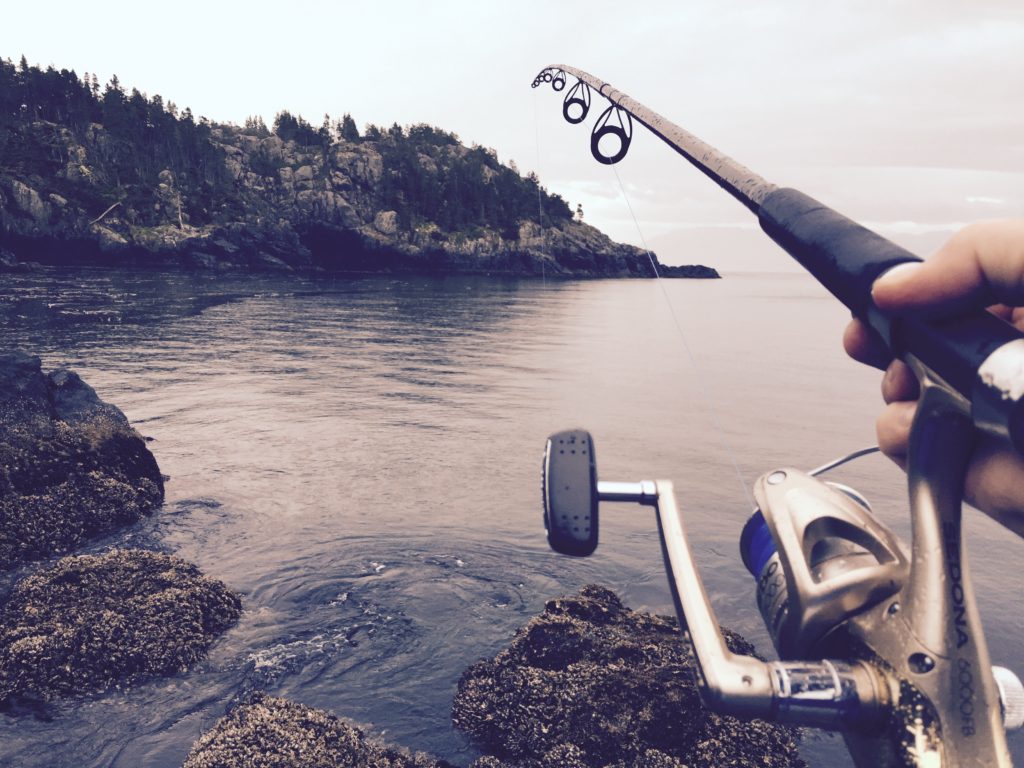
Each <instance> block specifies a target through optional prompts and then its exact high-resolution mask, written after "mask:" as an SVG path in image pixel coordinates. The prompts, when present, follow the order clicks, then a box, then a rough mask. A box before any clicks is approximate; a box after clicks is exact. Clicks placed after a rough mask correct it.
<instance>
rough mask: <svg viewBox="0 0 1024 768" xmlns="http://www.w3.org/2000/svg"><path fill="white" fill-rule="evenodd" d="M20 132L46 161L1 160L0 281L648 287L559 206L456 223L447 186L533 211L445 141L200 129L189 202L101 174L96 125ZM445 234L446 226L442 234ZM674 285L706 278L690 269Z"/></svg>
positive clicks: (644, 260) (186, 193) (634, 254)
mask: <svg viewBox="0 0 1024 768" xmlns="http://www.w3.org/2000/svg"><path fill="white" fill-rule="evenodd" d="M396 128H397V126H396ZM19 130H20V131H21V133H22V134H24V133H26V132H27V133H29V134H31V135H30V136H27V137H26V136H22V137H21V138H22V141H21V142H20V145H26V144H31V146H33V147H36V148H38V147H39V146H42V147H44V148H45V151H46V152H47V153H48V157H47V158H46V163H45V168H46V171H45V172H39V166H38V165H37V166H36V167H34V168H30V169H29V170H28V172H26V169H25V168H24V167H19V166H18V164H17V163H15V162H13V160H15V159H16V158H15V157H14V156H13V154H12V153H14V152H15V151H16V146H18V143H17V142H15V149H11V148H10V147H9V148H8V150H7V153H8V156H7V157H6V158H5V157H4V156H3V154H2V153H0V257H2V258H0V269H3V268H4V263H5V262H6V268H7V269H13V268H15V263H14V262H15V259H12V257H11V254H13V255H14V257H16V259H17V260H20V261H22V262H25V261H39V262H43V263H48V264H83V263H84V264H119V265H151V266H162V267H187V268H208V269H246V270H282V271H287V270H328V271H425V272H465V273H471V272H493V273H512V274H522V275H547V276H549V277H556V276H625V277H650V276H653V270H652V268H651V265H650V261H649V259H648V256H647V254H646V253H645V252H643V251H641V250H640V249H638V248H635V247H633V246H630V245H624V244H620V243H615V242H612V241H611V240H610V239H609V238H608V237H607V236H605V235H604V234H602V233H601V232H599V231H598V230H597V229H595V228H594V227H591V226H589V225H587V224H584V223H582V222H580V221H576V220H573V219H572V217H571V216H567V215H565V214H566V213H567V211H568V209H567V206H565V204H564V202H563V201H561V199H560V198H554V200H555V202H557V203H558V204H559V206H560V208H561V209H563V210H562V212H561V215H555V214H551V215H547V214H546V215H545V221H544V226H543V227H541V226H540V225H539V224H538V223H537V221H536V214H534V218H533V219H532V220H530V219H529V218H528V217H525V216H523V217H518V216H510V215H509V214H508V213H507V211H506V212H505V214H504V220H506V221H511V222H512V223H510V224H508V223H507V224H506V225H504V226H499V225H496V224H495V223H494V222H495V219H496V217H495V216H489V217H486V216H482V215H481V220H484V221H489V223H487V224H475V223H472V221H470V222H469V223H468V224H467V223H466V216H465V215H464V214H465V209H466V208H467V207H472V206H473V205H475V203H474V202H473V201H470V202H467V201H466V199H465V195H463V198H462V199H460V200H456V199H455V192H456V191H457V190H458V189H459V183H460V180H461V183H462V189H463V190H465V189H466V188H467V185H468V184H470V183H471V184H473V185H475V186H473V187H472V189H473V190H474V192H473V194H480V195H481V196H482V197H485V198H487V199H486V200H481V202H480V206H481V207H480V210H481V211H483V210H484V206H485V205H490V206H492V208H493V206H500V205H502V204H503V202H502V201H503V199H504V198H505V197H508V196H511V195H512V194H513V193H514V194H515V195H517V196H518V197H519V198H522V197H523V196H524V194H529V190H530V189H532V190H533V192H532V194H533V199H534V201H536V197H537V187H536V180H535V179H533V178H531V179H529V180H527V179H521V178H519V177H518V174H516V173H515V172H514V171H512V170H510V169H508V168H507V167H505V166H502V165H500V164H498V162H497V158H496V157H495V156H494V153H493V152H490V151H488V150H485V149H482V148H480V147H472V148H470V147H466V146H464V145H462V144H461V143H459V142H458V141H457V140H454V137H452V136H450V135H449V134H444V133H443V132H434V133H430V134H429V136H430V137H431V138H434V140H433V141H421V142H415V141H413V140H412V134H411V133H410V134H409V136H408V137H403V135H402V132H401V129H398V134H397V136H396V135H395V133H393V131H394V130H395V129H392V132H389V133H388V134H381V133H379V132H377V133H376V134H375V136H374V137H373V138H368V137H367V138H358V139H355V140H345V139H343V138H341V137H340V136H338V137H334V138H332V139H331V140H330V141H326V142H324V143H323V144H322V145H320V146H312V147H311V146H306V145H303V144H299V143H297V142H295V141H284V140H282V139H281V138H280V137H278V136H276V135H265V134H266V131H263V132H262V133H263V135H260V133H259V132H254V131H249V130H246V129H241V128H238V127H235V126H210V127H209V142H210V143H211V145H212V147H213V149H214V151H213V152H212V156H213V158H214V162H213V163H212V167H208V168H206V169H205V170H204V173H205V174H206V175H207V176H208V177H211V178H215V179H216V180H217V182H216V184H215V185H207V186H205V187H204V188H198V187H197V186H196V185H195V184H187V183H184V182H183V181H182V180H181V179H180V178H179V177H176V175H175V173H174V172H173V171H171V170H170V169H165V170H162V171H160V172H159V173H158V174H156V178H155V179H152V180H151V181H150V182H148V183H142V184H139V183H138V182H136V185H135V186H136V189H134V190H133V191H132V192H131V193H129V192H126V186H125V185H123V184H122V181H121V180H120V179H118V178H117V176H118V171H117V168H116V167H114V166H113V164H112V162H111V161H110V158H111V157H114V156H115V155H116V154H117V151H121V154H122V155H123V150H118V147H117V143H116V140H115V139H114V138H113V137H112V136H111V134H110V133H109V132H108V131H107V130H106V129H105V128H104V127H103V126H102V125H100V124H98V123H93V124H91V125H90V126H89V127H88V128H87V129H85V130H75V131H73V130H71V129H69V128H67V127H63V126H61V125H59V124H56V123H53V122H47V121H42V120H36V121H33V122H31V123H30V124H28V125H27V126H22V127H21V128H20V129H19ZM422 130H426V131H428V132H429V131H432V129H422ZM437 136H441V137H444V139H445V140H443V141H438V140H436V137H437ZM0 149H2V147H0ZM206 162H209V160H208V159H207V160H206ZM460 174H461V176H460ZM510 177H511V178H512V180H511V181H510V180H509V178H510ZM410 180H411V181H410ZM428 183H429V184H434V185H435V188H433V189H431V190H428V191H427V192H423V193H422V194H423V195H424V199H427V198H426V196H427V195H428V194H429V195H433V198H430V199H431V200H434V202H435V203H436V205H435V204H433V203H432V205H431V207H429V211H432V212H433V213H432V214H430V215H426V216H424V215H422V210H420V211H419V212H414V214H411V213H410V212H409V210H408V209H407V208H406V206H405V197H404V196H405V195H406V194H408V195H410V196H411V195H412V194H414V193H413V192H412V191H409V192H407V191H405V190H407V189H409V188H410V186H412V187H415V186H416V185H420V186H422V185H424V184H428ZM530 184H533V186H532V187H530ZM403 185H404V186H403ZM140 186H141V187H144V188H143V189H142V190H141V191H140V190H139V189H138V188H137V187H140ZM524 188H525V192H524ZM395 189H399V190H400V191H399V192H397V193H396V192H395ZM506 190H508V191H507V192H506ZM545 197H546V198H547V195H546V194H545ZM548 200H549V201H550V200H551V198H548ZM395 201H397V203H396V204H395V207H389V206H388V203H389V202H390V203H395ZM518 204H519V205H523V203H522V200H521V199H520V200H519V203H518ZM455 205H458V206H461V208H460V213H461V214H462V215H460V216H458V217H456V216H453V215H452V210H451V207H452V206H455ZM395 208H400V210H396V209H395ZM421 209H422V206H421ZM489 210H490V209H489ZM455 220H458V221H460V224H459V225H458V226H452V225H450V224H449V225H447V226H445V224H444V222H445V221H455ZM4 250H6V251H8V253H7V254H6V255H5V254H3V253H2V251H4ZM672 276H688V277H717V276H718V275H717V273H716V272H715V271H714V270H713V269H709V268H707V267H693V268H683V269H682V271H681V272H679V271H678V270H677V271H676V272H675V273H674V274H673V275H672Z"/></svg>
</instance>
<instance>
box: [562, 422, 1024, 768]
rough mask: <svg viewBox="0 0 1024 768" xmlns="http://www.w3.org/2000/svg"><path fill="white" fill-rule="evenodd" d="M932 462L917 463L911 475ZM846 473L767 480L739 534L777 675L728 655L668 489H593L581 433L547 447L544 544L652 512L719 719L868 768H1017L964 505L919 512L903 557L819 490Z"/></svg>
mask: <svg viewBox="0 0 1024 768" xmlns="http://www.w3.org/2000/svg"><path fill="white" fill-rule="evenodd" d="M919 419H922V417H919ZM924 420H927V419H926V418H925V419H924ZM919 429H920V427H915V430H919ZM860 453H864V452H860ZM858 455H860V454H858ZM848 458H849V457H848ZM935 459H936V457H935V456H931V457H930V458H929V459H927V460H919V461H918V462H917V463H916V464H914V463H913V462H912V467H911V473H912V477H915V476H916V475H915V472H918V473H919V472H920V471H921V469H922V468H921V467H920V466H918V465H921V464H927V463H928V462H930V461H934V460H935ZM839 463H842V462H841V461H840V462H834V463H833V464H831V465H828V466H826V467H825V468H822V469H821V470H816V471H815V472H814V473H806V472H801V471H800V470H796V469H792V468H783V469H776V470H773V471H771V472H768V473H766V474H764V475H762V476H761V478H760V479H759V480H758V481H757V484H756V486H755V496H756V499H757V504H758V509H757V510H755V512H754V513H753V515H752V516H751V517H750V519H749V520H748V521H747V523H746V525H745V526H744V528H743V531H742V534H741V536H740V553H741V556H742V559H743V562H744V564H745V565H746V567H747V569H748V570H749V571H750V573H751V574H752V575H753V576H754V578H755V580H756V584H757V590H756V594H757V604H758V607H759V608H760V611H761V614H762V616H763V617H764V620H765V624H766V626H767V627H768V630H769V633H770V635H771V637H772V641H773V643H774V645H775V648H776V650H777V652H778V654H779V656H780V658H781V660H780V661H773V662H763V661H760V660H758V659H755V658H753V657H749V656H739V655H736V654H733V653H732V652H731V651H729V649H728V648H727V646H726V644H725V640H724V638H723V637H722V634H721V631H720V629H719V624H718V620H717V618H716V617H715V613H714V609H713V608H712V606H711V603H710V601H709V600H708V596H707V593H706V592H705V590H704V585H703V582H702V580H701V577H700V574H699V572H698V570H697V566H696V564H695V562H694V559H693V553H692V550H691V548H690V544H689V541H688V539H687V536H686V532H685V528H684V525H683V515H682V511H681V510H680V509H679V507H678V506H677V504H676V499H675V494H674V491H673V487H672V483H671V482H668V481H665V480H658V481H649V480H648V481H642V482H635V483H621V482H607V481H603V480H599V479H598V475H597V463H596V457H595V452H594V441H593V439H592V438H591V436H590V434H589V433H588V432H585V431H583V430H570V431H566V432H559V433H557V434H554V435H552V436H551V437H550V438H549V439H548V442H547V447H546V449H545V452H544V473H543V499H544V524H545V527H546V528H547V534H548V542H549V543H550V545H551V547H552V548H553V549H555V550H556V551H558V552H561V553H563V554H567V555H575V556H587V555H589V554H591V553H592V552H593V551H594V549H595V548H596V547H597V543H598V525H599V514H598V512H599V505H600V502H632V503H637V504H641V505H645V506H650V507H653V508H654V509H655V511H656V516H657V521H658V530H659V533H660V535H661V547H662V554H663V557H664V561H665V567H666V571H667V573H668V580H669V584H670V587H671V590H672V596H673V599H674V602H675V606H676V613H677V615H678V618H679V623H680V626H681V627H683V628H684V630H685V632H686V633H687V634H688V636H689V638H690V641H691V643H692V646H693V652H694V657H695V659H696V661H697V669H698V686H699V689H700V691H701V695H702V698H703V699H704V701H705V703H706V704H707V706H708V707H709V708H711V709H713V710H715V711H718V712H722V713H727V714H732V715H736V716H740V717H759V718H764V719H767V720H772V721H775V722H780V723H789V724H793V725H802V726H811V727H818V728H826V729H829V730H837V731H842V732H843V735H844V738H845V739H846V742H847V745H848V747H849V749H850V751H851V754H853V756H854V759H855V760H856V761H857V762H858V764H859V765H864V766H867V765H871V766H938V765H978V766H981V765H1008V764H1009V757H1008V752H1007V750H1006V743H1005V735H1004V728H1005V729H1011V728H1019V727H1021V725H1024V686H1022V685H1021V683H1020V681H1019V680H1018V679H1017V677H1016V676H1015V675H1014V674H1013V673H1012V672H1010V671H1009V670H1006V669H1004V668H1001V667H991V666H990V664H989V660H988V652H987V649H986V647H985V641H984V636H983V634H982V631H981V625H980V623H979V621H978V616H977V609H976V606H975V603H974V596H973V592H971V590H970V582H969V579H968V573H967V568H966V565H965V563H964V562H963V559H962V554H961V542H960V535H959V497H957V498H956V504H955V505H954V504H940V505H932V504H930V503H929V502H928V501H925V500H923V497H922V500H920V501H916V502H913V503H912V506H913V507H914V520H915V527H914V544H913V547H912V549H911V550H908V549H907V547H906V546H905V545H904V544H903V542H902V541H900V540H899V538H898V537H897V536H896V535H895V534H894V533H893V532H892V531H890V530H889V529H888V528H887V527H886V526H885V525H884V524H883V523H882V522H881V521H880V520H879V519H878V518H877V517H875V515H874V514H873V513H872V511H871V508H870V506H869V505H868V503H867V501H866V500H865V499H864V498H863V497H862V496H861V495H860V494H858V493H857V492H856V491H854V490H852V489H850V488H848V487H846V486H843V485H840V484H838V483H831V482H827V481H823V480H821V479H819V478H818V477H816V476H815V475H817V474H821V473H822V472H823V471H825V470H827V469H830V468H832V467H834V466H836V465H838V464H839ZM915 467H916V470H915ZM929 476H931V475H930V474H929ZM917 479H918V481H919V482H920V481H922V478H920V476H919V475H918V476H917ZM932 481H937V478H932ZM933 490H936V489H935V488H933ZM954 506H955V510H954V509H953V507H954ZM954 512H955V514H954Z"/></svg>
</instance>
